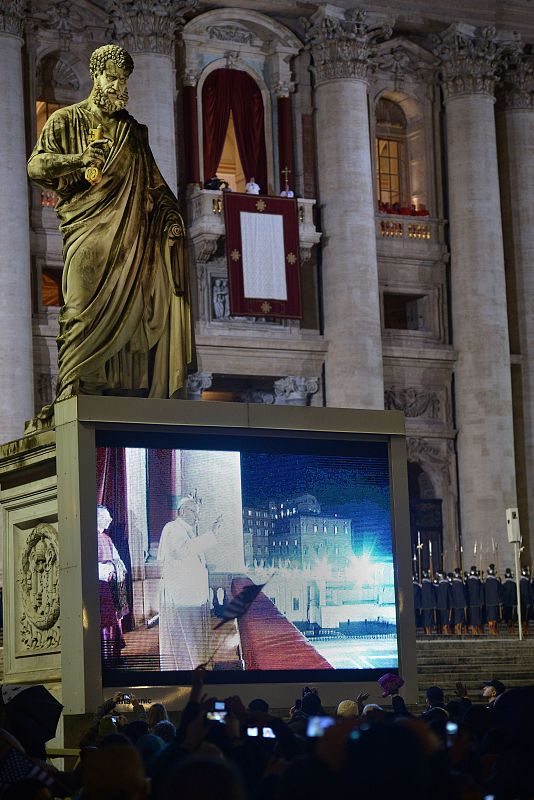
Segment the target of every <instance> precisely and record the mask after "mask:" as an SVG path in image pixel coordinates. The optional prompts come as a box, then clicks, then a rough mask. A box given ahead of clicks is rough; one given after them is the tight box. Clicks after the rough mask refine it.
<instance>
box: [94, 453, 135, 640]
mask: <svg viewBox="0 0 534 800" xmlns="http://www.w3.org/2000/svg"><path fill="white" fill-rule="evenodd" d="M96 502H97V503H98V504H99V505H103V506H106V508H107V509H108V511H109V513H110V514H111V516H112V517H113V522H112V523H111V525H110V528H109V530H108V531H107V534H108V536H109V537H110V538H111V541H112V542H113V544H114V545H115V547H116V548H117V550H118V552H119V555H120V557H121V558H122V560H123V561H124V564H125V566H126V569H127V574H126V588H127V592H128V606H129V608H130V612H131V610H132V564H131V559H130V548H129V547H128V509H127V497H126V451H125V449H124V447H97V448H96ZM131 620H132V616H131V613H129V614H127V615H126V616H125V617H124V619H123V621H122V627H123V630H126V631H127V630H131V627H132V622H131Z"/></svg>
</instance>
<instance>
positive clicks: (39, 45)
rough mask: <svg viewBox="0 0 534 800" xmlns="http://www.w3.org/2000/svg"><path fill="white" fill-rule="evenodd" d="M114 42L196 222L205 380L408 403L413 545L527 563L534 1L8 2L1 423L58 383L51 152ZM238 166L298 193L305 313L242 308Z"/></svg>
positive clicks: (137, 113) (448, 558)
mask: <svg viewBox="0 0 534 800" xmlns="http://www.w3.org/2000/svg"><path fill="white" fill-rule="evenodd" d="M110 41H117V42H119V43H120V44H122V45H123V46H124V47H126V49H127V50H129V52H130V53H131V54H132V56H133V59H134V62H135V69H134V72H133V73H132V76H131V78H130V80H129V93H130V102H129V105H128V109H129V111H130V112H131V113H132V114H133V116H134V117H136V119H138V120H139V121H140V122H142V123H145V124H147V125H148V127H149V131H150V144H151V148H152V150H153V152H154V155H155V157H156V160H157V162H158V165H159V167H160V170H161V172H162V174H163V176H164V177H165V179H166V181H167V182H168V183H169V185H170V186H171V188H173V190H175V191H176V192H177V193H178V196H179V198H180V203H181V206H182V209H183V212H184V215H185V218H186V225H187V229H188V239H189V243H190V248H189V249H190V259H189V269H190V280H191V286H192V294H193V307H194V316H195V333H196V345H197V357H198V371H197V372H196V373H195V374H192V375H191V376H190V378H189V382H188V391H189V397H190V398H193V399H198V400H201V399H209V400H220V401H225V400H233V401H238V402H259V403H269V404H280V405H283V404H291V405H302V406H305V405H319V406H321V405H326V406H332V407H348V408H362V409H383V408H386V409H396V410H400V411H403V412H404V414H405V416H406V429H407V437H408V438H407V445H408V465H409V487H410V511H411V528H412V539H413V547H414V551H413V552H414V558H415V557H416V555H417V551H416V545H417V543H422V545H423V548H422V549H423V566H429V565H430V564H429V555H430V552H431V551H430V548H429V543H430V544H431V545H432V552H433V554H434V555H433V558H434V561H433V564H432V566H433V567H434V569H435V570H437V569H439V568H442V567H443V568H444V569H445V570H447V571H448V570H451V569H453V568H454V567H456V566H463V567H464V568H469V567H470V566H471V564H473V563H474V564H475V565H476V566H477V567H478V568H481V569H486V568H487V565H488V564H489V563H490V562H494V563H496V564H497V566H498V568H500V570H501V571H504V567H505V566H511V565H512V562H513V553H512V548H511V545H509V544H508V542H507V535H506V524H505V509H507V508H509V507H514V506H518V507H519V512H520V520H521V530H522V534H523V544H524V549H523V553H522V557H523V564H524V565H527V564H530V560H531V558H532V555H533V554H534V550H533V545H534V542H533V536H534V534H532V535H531V534H530V530H531V528H532V526H533V525H534V494H533V488H534V486H533V484H534V363H533V361H532V357H531V351H532V348H533V347H534V315H533V311H532V309H533V308H534V302H533V301H534V272H533V264H532V260H533V256H534V207H533V206H532V205H531V201H530V199H529V193H530V190H531V187H532V186H533V185H534V92H533V89H534V84H533V83H532V74H533V66H532V64H533V62H532V59H531V53H532V43H533V42H534V9H533V8H532V3H531V2H530V0H493V2H479V1H478V0H475V1H474V2H471V3H468V4H463V5H461V4H460V3H456V2H453V3H442V2H437V3H436V2H428V0H410V2H399V3H396V4H387V3H385V2H380V1H378V2H375V3H371V2H369V3H361V4H360V5H359V6H358V7H355V3H354V2H351V0H341V1H340V2H336V3H332V4H325V3H322V2H321V3H313V2H310V3H300V2H290V1H289V0H270V2H267V1H266V0H236V2H235V3H234V4H232V5H230V4H227V3H226V2H223V0H216V2H209V3H207V2H206V3H204V2H202V0H200V1H198V0H190V1H189V2H177V1H173V0H158V2H154V3H146V2H140V1H138V0H110V1H109V2H106V0H94V1H93V2H91V0H35V2H32V3H31V4H26V3H25V2H23V0H0V74H1V75H2V82H1V87H2V88H1V91H2V92H3V102H2V111H1V113H0V132H1V134H0V153H1V158H0V185H1V186H2V187H3V191H4V207H3V213H2V215H1V218H0V265H1V270H2V276H3V291H2V293H1V294H0V303H1V305H2V309H1V313H0V328H1V332H2V333H1V336H0V354H1V357H0V370H2V375H1V381H2V393H1V399H0V404H1V407H2V419H1V422H0V427H1V430H0V433H1V436H2V441H8V440H10V439H14V438H16V437H18V436H20V435H21V434H22V431H23V426H24V422H25V420H27V419H29V418H31V417H32V416H33V415H34V413H35V412H36V410H39V409H40V408H41V406H43V405H44V404H46V403H48V402H50V401H51V400H52V399H53V395H54V385H55V380H56V376H57V366H56V342H55V339H56V336H57V333H58V310H59V307H60V306H61V302H62V297H61V270H62V256H61V235H60V233H59V231H58V223H57V218H56V215H55V211H54V206H55V203H56V199H57V198H56V197H55V195H54V193H53V192H51V191H45V190H41V189H40V188H39V187H37V186H35V185H30V184H29V183H28V179H27V175H26V161H27V158H28V156H29V154H30V153H31V150H32V148H33V146H34V143H35V141H36V139H37V137H38V134H39V131H40V130H41V128H42V126H43V124H44V122H45V121H46V119H47V118H48V117H49V116H50V114H52V113H53V112H54V111H55V110H56V109H58V108H60V107H62V106H66V105H69V104H71V103H75V102H78V101H79V100H81V99H83V98H85V97H87V96H88V94H89V92H90V90H91V85H92V82H91V78H90V75H89V70H88V60H89V56H90V54H91V52H92V51H93V50H94V49H95V48H96V47H98V46H100V45H101V44H105V43H107V42H110ZM244 76H246V77H244ZM214 84H216V85H217V86H219V87H221V86H224V87H226V88H228V87H230V88H228V92H232V91H234V89H235V87H236V86H237V85H239V91H241V94H242V97H241V100H242V102H241V105H239V104H237V103H236V104H235V105H232V103H230V106H231V110H230V112H229V113H228V108H226V111H225V110H224V108H223V105H224V98H223V97H222V95H223V92H222V91H213V86H214ZM232 87H234V88H232ZM225 91H226V89H225ZM235 91H237V89H235ZM229 102H230V101H228V102H227V105H228V103H229ZM221 119H223V120H224V125H223V127H222V129H221V124H220V122H221ZM245 140H247V141H245ZM214 142H217V146H215V145H214ZM253 170H254V172H252V171H253ZM247 172H250V173H251V174H247ZM214 175H217V176H218V177H219V178H220V179H222V180H225V181H226V182H227V184H228V186H229V187H230V188H231V189H232V190H233V191H234V192H235V191H237V192H239V191H244V187H245V183H246V182H247V181H249V180H250V178H251V177H253V176H254V177H255V178H256V180H257V181H258V182H259V183H260V192H261V194H263V195H271V196H273V195H274V196H276V195H279V194H280V192H281V191H283V190H284V189H285V188H286V184H287V186H288V187H289V188H290V189H291V190H292V191H293V192H294V194H295V197H296V202H297V208H298V224H299V241H300V268H301V276H300V283H301V301H302V309H303V313H302V318H300V319H282V318H275V317H269V315H268V309H267V310H266V312H265V313H266V315H265V316H262V317H256V316H252V317H251V316H240V315H239V314H234V313H232V308H231V303H230V298H229V281H228V267H227V259H226V228H225V222H224V192H221V191H220V190H219V189H214V188H205V187H206V182H207V181H209V180H210V178H212V177H214Z"/></svg>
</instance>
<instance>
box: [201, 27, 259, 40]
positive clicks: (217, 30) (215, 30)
mask: <svg viewBox="0 0 534 800" xmlns="http://www.w3.org/2000/svg"><path fill="white" fill-rule="evenodd" d="M207 31H208V35H209V37H210V39H218V40H219V41H223V42H237V43H238V44H253V43H254V40H255V36H254V34H253V33H252V32H251V31H249V30H248V29H247V28H244V27H243V26H242V25H209V26H208V28H207Z"/></svg>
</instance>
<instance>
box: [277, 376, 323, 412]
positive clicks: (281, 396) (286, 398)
mask: <svg viewBox="0 0 534 800" xmlns="http://www.w3.org/2000/svg"><path fill="white" fill-rule="evenodd" d="M318 390H319V378H303V377H297V376H294V375H288V377H287V378H280V379H279V380H277V381H275V382H274V403H275V405H278V406H280V405H281V406H307V405H308V403H309V401H310V397H311V396H312V394H315V393H316V392H317V391H318Z"/></svg>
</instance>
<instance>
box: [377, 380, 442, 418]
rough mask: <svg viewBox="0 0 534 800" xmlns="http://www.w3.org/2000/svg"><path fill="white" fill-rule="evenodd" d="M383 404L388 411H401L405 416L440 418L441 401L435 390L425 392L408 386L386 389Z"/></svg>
mask: <svg viewBox="0 0 534 800" xmlns="http://www.w3.org/2000/svg"><path fill="white" fill-rule="evenodd" d="M384 405H385V408H386V409H387V410H388V411H392V410H393V411H403V412H404V414H405V415H406V416H407V417H426V418H428V419H440V418H441V416H442V409H441V401H440V398H439V397H438V394H437V393H436V392H425V391H422V390H418V389H414V388H413V387H408V388H406V389H386V390H385V392H384Z"/></svg>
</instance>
